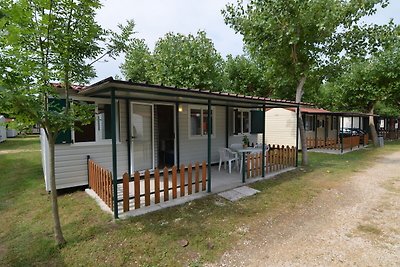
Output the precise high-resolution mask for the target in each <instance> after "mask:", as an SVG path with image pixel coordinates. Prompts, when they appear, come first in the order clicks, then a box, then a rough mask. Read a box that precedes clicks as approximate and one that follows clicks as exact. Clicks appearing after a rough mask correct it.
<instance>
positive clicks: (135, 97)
mask: <svg viewBox="0 0 400 267" xmlns="http://www.w3.org/2000/svg"><path fill="white" fill-rule="evenodd" d="M113 90H114V91H115V97H116V98H117V99H130V100H132V101H158V102H178V103H192V104H207V103H208V100H211V102H212V105H221V106H240V107H251V108H258V107H259V108H261V107H263V105H265V106H266V107H297V106H298V104H297V103H295V102H294V101H288V100H278V99H271V98H264V97H255V96H245V95H239V94H232V93H227V92H213V91H208V90H199V89H190V88H177V87H169V86H163V85H153V84H146V83H134V82H131V81H120V80H114V79H113V78H112V77H110V78H107V79H104V80H102V81H99V82H97V83H95V84H92V85H90V86H88V87H85V88H84V89H83V90H81V91H80V92H79V94H78V95H82V96H89V97H100V98H110V97H111V91H113Z"/></svg>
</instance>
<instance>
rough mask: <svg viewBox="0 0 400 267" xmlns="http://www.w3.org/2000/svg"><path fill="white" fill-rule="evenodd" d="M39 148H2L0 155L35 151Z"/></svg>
mask: <svg viewBox="0 0 400 267" xmlns="http://www.w3.org/2000/svg"><path fill="white" fill-rule="evenodd" d="M37 151H40V149H14V150H3V151H0V155H3V154H17V153H29V152H37Z"/></svg>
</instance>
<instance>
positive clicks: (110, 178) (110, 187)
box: [107, 171, 129, 209]
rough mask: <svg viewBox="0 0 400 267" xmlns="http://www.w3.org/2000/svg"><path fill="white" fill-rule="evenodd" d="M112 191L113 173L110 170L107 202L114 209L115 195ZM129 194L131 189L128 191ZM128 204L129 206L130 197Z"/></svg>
mask: <svg viewBox="0 0 400 267" xmlns="http://www.w3.org/2000/svg"><path fill="white" fill-rule="evenodd" d="M128 184H129V180H128ZM128 188H129V187H128ZM128 190H129V189H128ZM111 192H112V175H111V172H110V171H109V172H108V182H107V203H108V206H109V207H110V208H111V209H114V207H113V205H112V197H113V196H112V193H111ZM128 195H129V191H128ZM128 206H129V197H128Z"/></svg>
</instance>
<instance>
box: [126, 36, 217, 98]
mask: <svg viewBox="0 0 400 267" xmlns="http://www.w3.org/2000/svg"><path fill="white" fill-rule="evenodd" d="M222 64H223V60H222V58H221V56H220V54H219V53H218V52H217V51H216V50H215V48H214V44H213V43H212V41H211V40H210V39H209V38H207V36H206V33H205V32H203V31H199V32H198V33H197V35H192V34H189V35H187V36H185V35H183V34H179V33H178V34H174V33H167V34H166V35H165V36H164V37H163V38H161V39H160V40H158V41H157V43H156V45H155V48H154V52H153V53H152V54H150V52H149V51H148V48H147V46H146V45H145V44H144V42H143V41H142V40H140V41H135V42H134V43H133V44H131V45H130V50H129V51H128V53H127V55H126V57H125V63H124V64H122V66H121V69H122V73H123V74H124V75H125V77H126V78H127V79H131V80H132V81H144V80H145V81H149V82H152V83H158V84H164V85H169V86H178V87H191V88H198V89H211V90H221V88H222V85H221V84H222ZM135 65H137V66H135ZM141 72H142V73H141Z"/></svg>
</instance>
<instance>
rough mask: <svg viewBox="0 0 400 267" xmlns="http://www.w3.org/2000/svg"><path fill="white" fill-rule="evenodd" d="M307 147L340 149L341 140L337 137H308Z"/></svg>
mask: <svg viewBox="0 0 400 267" xmlns="http://www.w3.org/2000/svg"><path fill="white" fill-rule="evenodd" d="M306 143H307V148H327V149H340V142H338V141H337V140H336V138H326V139H325V138H317V140H315V138H312V137H307V138H306Z"/></svg>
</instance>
